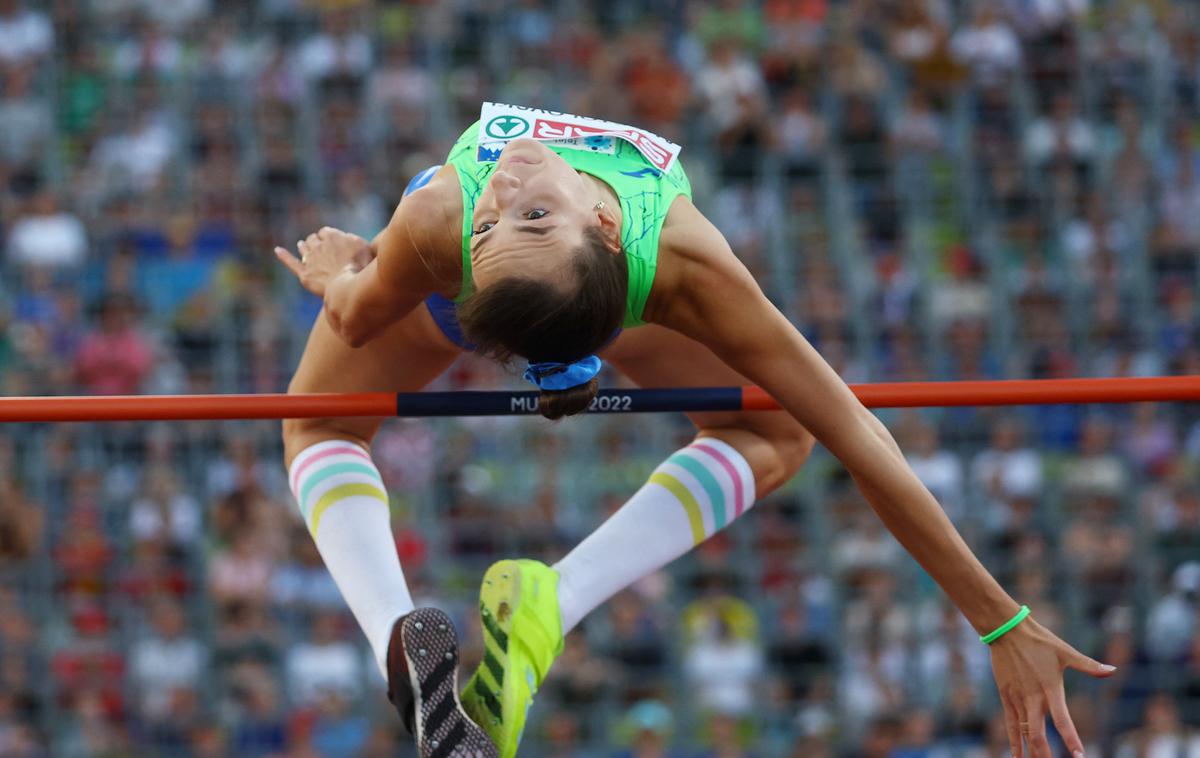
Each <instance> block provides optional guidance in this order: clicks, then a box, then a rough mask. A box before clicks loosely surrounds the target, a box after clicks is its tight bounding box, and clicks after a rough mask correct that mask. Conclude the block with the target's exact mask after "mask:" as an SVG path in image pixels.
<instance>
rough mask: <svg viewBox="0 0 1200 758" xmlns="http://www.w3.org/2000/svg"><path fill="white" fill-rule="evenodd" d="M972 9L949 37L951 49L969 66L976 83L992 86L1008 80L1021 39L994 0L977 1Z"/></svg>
mask: <svg viewBox="0 0 1200 758" xmlns="http://www.w3.org/2000/svg"><path fill="white" fill-rule="evenodd" d="M973 13H974V16H973V18H972V20H971V23H970V24H969V25H967V26H964V27H962V28H961V29H959V30H958V31H957V32H955V33H954V35H953V36H952V37H951V38H950V51H951V53H952V54H953V55H954V57H955V59H956V60H958V61H959V62H960V63H962V64H963V65H965V66H967V67H969V68H970V70H971V78H972V79H973V80H974V82H975V83H976V84H979V85H981V86H983V87H992V86H995V85H998V84H1001V83H1003V82H1005V81H1007V80H1008V77H1009V76H1011V75H1012V73H1013V72H1014V71H1015V70H1016V68H1017V65H1018V64H1019V63H1020V62H1021V45H1020V41H1019V40H1018V39H1017V35H1016V33H1015V32H1014V31H1013V29H1012V26H1011V25H1009V24H1008V22H1006V21H1005V20H1004V19H1003V18H1001V16H1000V12H999V8H998V6H997V4H996V3H976V4H975V6H974V11H973Z"/></svg>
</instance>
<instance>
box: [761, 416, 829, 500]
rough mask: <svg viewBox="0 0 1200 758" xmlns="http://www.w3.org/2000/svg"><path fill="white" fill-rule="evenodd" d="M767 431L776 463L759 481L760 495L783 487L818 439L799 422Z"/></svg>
mask: <svg viewBox="0 0 1200 758" xmlns="http://www.w3.org/2000/svg"><path fill="white" fill-rule="evenodd" d="M779 427H780V428H777V429H771V430H769V431H767V433H766V435H765V438H766V441H767V443H768V444H769V445H770V446H771V449H772V451H774V454H775V455H774V457H775V461H774V465H773V466H772V467H771V470H770V471H768V472H766V473H767V475H766V476H764V477H763V480H764V481H762V482H760V483H759V496H762V495H765V494H767V493H768V492H771V491H773V490H776V489H778V488H779V487H782V486H783V485H784V484H786V483H787V482H788V480H789V479H791V478H792V477H793V476H795V475H796V473H797V472H798V471H800V467H801V466H803V465H804V462H805V461H807V460H808V456H809V455H811V454H812V450H813V446H814V445H815V444H816V440H815V439H814V438H813V436H812V435H811V434H810V433H809V432H808V430H807V429H805V428H804V427H802V426H800V424H799V423H796V422H792V423H790V424H781V425H779Z"/></svg>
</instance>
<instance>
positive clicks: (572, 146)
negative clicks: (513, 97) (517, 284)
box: [446, 104, 692, 327]
mask: <svg viewBox="0 0 1200 758" xmlns="http://www.w3.org/2000/svg"><path fill="white" fill-rule="evenodd" d="M488 105H489V104H485V108H484V111H483V116H484V118H483V119H482V120H481V121H478V122H476V123H474V124H472V125H471V126H469V127H468V128H467V129H466V131H464V132H463V134H462V135H461V136H460V137H459V139H458V141H457V142H456V143H455V144H454V147H452V148H451V149H450V154H449V155H448V156H447V158H446V163H447V164H450V165H452V166H453V167H454V170H455V173H456V174H457V177H458V181H459V185H460V187H461V193H462V204H463V215H462V284H461V287H460V288H459V293H458V297H456V298H455V301H456V302H460V303H461V302H462V301H463V300H465V299H466V298H467V297H469V296H470V294H471V292H472V289H473V287H472V276H471V257H470V237H471V218H472V215H473V214H474V210H475V203H476V202H477V201H478V199H479V195H480V193H481V192H482V191H483V188H484V186H485V185H486V184H487V181H488V179H489V178H490V177H491V175H492V172H493V171H494V170H495V167H496V163H495V161H496V159H497V158H498V157H499V153H500V149H501V148H502V147H503V145H504V144H505V143H506V142H507V141H508V140H510V139H514V138H517V137H528V136H533V137H535V138H546V136H547V135H551V138H553V137H555V136H566V137H570V136H574V135H579V134H589V133H591V132H589V131H587V130H586V126H585V127H583V130H582V131H580V130H574V131H573V130H572V128H573V127H572V120H573V119H577V117H573V116H569V115H567V114H556V113H553V112H548V111H539V110H535V109H526V108H521V109H515V108H512V107H511V106H500V107H499V108H502V109H501V110H497V108H498V106H492V108H491V109H490V110H489V108H488ZM578 121H580V122H586V121H588V120H586V119H579V120H578ZM481 124H482V128H481ZM623 128H624V129H628V130H629V132H630V134H631V135H633V137H634V139H635V140H639V141H642V144H643V149H644V150H646V153H647V154H643V152H640V151H639V150H638V148H636V147H635V146H634V144H633V142H632V141H630V140H627V139H623V138H621V137H614V136H589V137H586V138H582V137H581V138H578V139H572V140H570V141H569V142H568V141H567V140H562V141H559V142H547V143H546V146H547V147H549V148H550V149H551V150H553V151H554V152H555V153H557V154H558V155H559V156H560V157H562V159H563V160H564V161H566V162H567V163H568V164H569V165H570V166H571V167H572V168H574V169H575V170H576V171H579V172H581V173H586V174H588V175H590V176H593V177H595V178H597V179H599V180H601V181H602V182H604V183H605V184H607V185H608V186H609V187H610V188H611V189H612V191H613V193H614V195H615V196H616V197H617V199H618V200H619V202H620V204H621V218H622V225H621V242H622V245H623V247H624V249H625V256H626V259H627V261H628V268H629V295H628V300H627V304H626V312H625V323H624V325H625V326H626V327H631V326H637V325H639V324H642V323H644V322H643V319H642V315H643V311H644V309H645V306H646V301H647V299H648V298H649V295H650V290H651V287H652V285H653V283H654V276H655V272H656V270H657V267H658V252H659V244H660V237H661V234H662V230H663V224H664V222H665V221H666V219H667V212H668V210H669V209H670V207H671V203H672V202H674V200H675V199H676V198H678V197H679V196H680V195H683V196H685V197H687V198H689V199H690V198H691V191H692V190H691V184H690V182H689V181H688V178H687V174H686V173H684V170H683V167H682V166H681V165H680V163H679V161H678V160H677V159H675V158H674V156H673V155H664V154H663V152H662V150H661V149H660V146H659V144H656V143H651V144H646V142H645V141H644V140H642V137H643V136H646V137H649V138H654V139H656V140H658V139H660V138H656V137H655V136H654V135H650V134H649V133H647V132H644V131H642V130H637V129H632V128H629V127H623ZM597 131H598V130H597ZM661 143H662V144H664V145H670V146H671V147H674V146H673V145H671V143H669V142H667V141H666V140H661ZM674 149H675V153H676V154H677V153H678V148H677V147H675V148H674ZM647 155H649V156H650V157H647ZM651 158H653V159H654V162H652V161H651ZM656 164H657V165H656ZM660 166H661V168H660Z"/></svg>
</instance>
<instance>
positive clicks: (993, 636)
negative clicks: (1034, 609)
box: [979, 605, 1029, 645]
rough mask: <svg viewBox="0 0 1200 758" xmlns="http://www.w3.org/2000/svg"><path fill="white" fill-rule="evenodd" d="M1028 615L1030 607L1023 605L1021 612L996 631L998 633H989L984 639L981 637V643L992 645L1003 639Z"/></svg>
mask: <svg viewBox="0 0 1200 758" xmlns="http://www.w3.org/2000/svg"><path fill="white" fill-rule="evenodd" d="M1028 615H1029V606H1028V605H1022V606H1021V610H1019V611H1017V615H1016V616H1013V617H1012V618H1010V619H1009V620H1008V621H1005V622H1004V623H1003V624H1001V625H1000V626H999V628H997V629H996V631H994V632H989V633H988V634H985V635H983V636H982V637H980V638H979V641H980V642H982V643H983V644H985V645H990V644H992V643H993V642H995V641H996V640H998V639H1000V638H1001V637H1003V636H1004V635H1006V634H1008V633H1009V632H1011V631H1012V630H1013V629H1015V628H1016V626H1017V624H1019V623H1021V622H1022V621H1024V620H1025V617H1026V616H1028Z"/></svg>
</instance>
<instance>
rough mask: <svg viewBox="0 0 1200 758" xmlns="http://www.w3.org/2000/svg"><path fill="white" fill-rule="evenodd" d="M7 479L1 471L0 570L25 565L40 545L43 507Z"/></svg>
mask: <svg viewBox="0 0 1200 758" xmlns="http://www.w3.org/2000/svg"><path fill="white" fill-rule="evenodd" d="M9 476H10V475H7V474H6V473H5V472H3V470H2V467H0V569H2V568H3V567H5V566H20V565H21V564H24V563H25V562H26V561H28V560H29V559H30V558H32V557H33V556H34V555H35V554H36V553H37V552H38V551H39V550H40V548H41V545H42V527H43V524H44V510H43V508H44V506H42V505H41V504H39V503H35V502H33V501H32V500H30V499H29V498H28V497H26V495H25V493H24V492H23V491H22V489H21V488H20V487H19V486H18V485H17V483H16V482H14V481H13V480H12V479H10V478H9Z"/></svg>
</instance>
